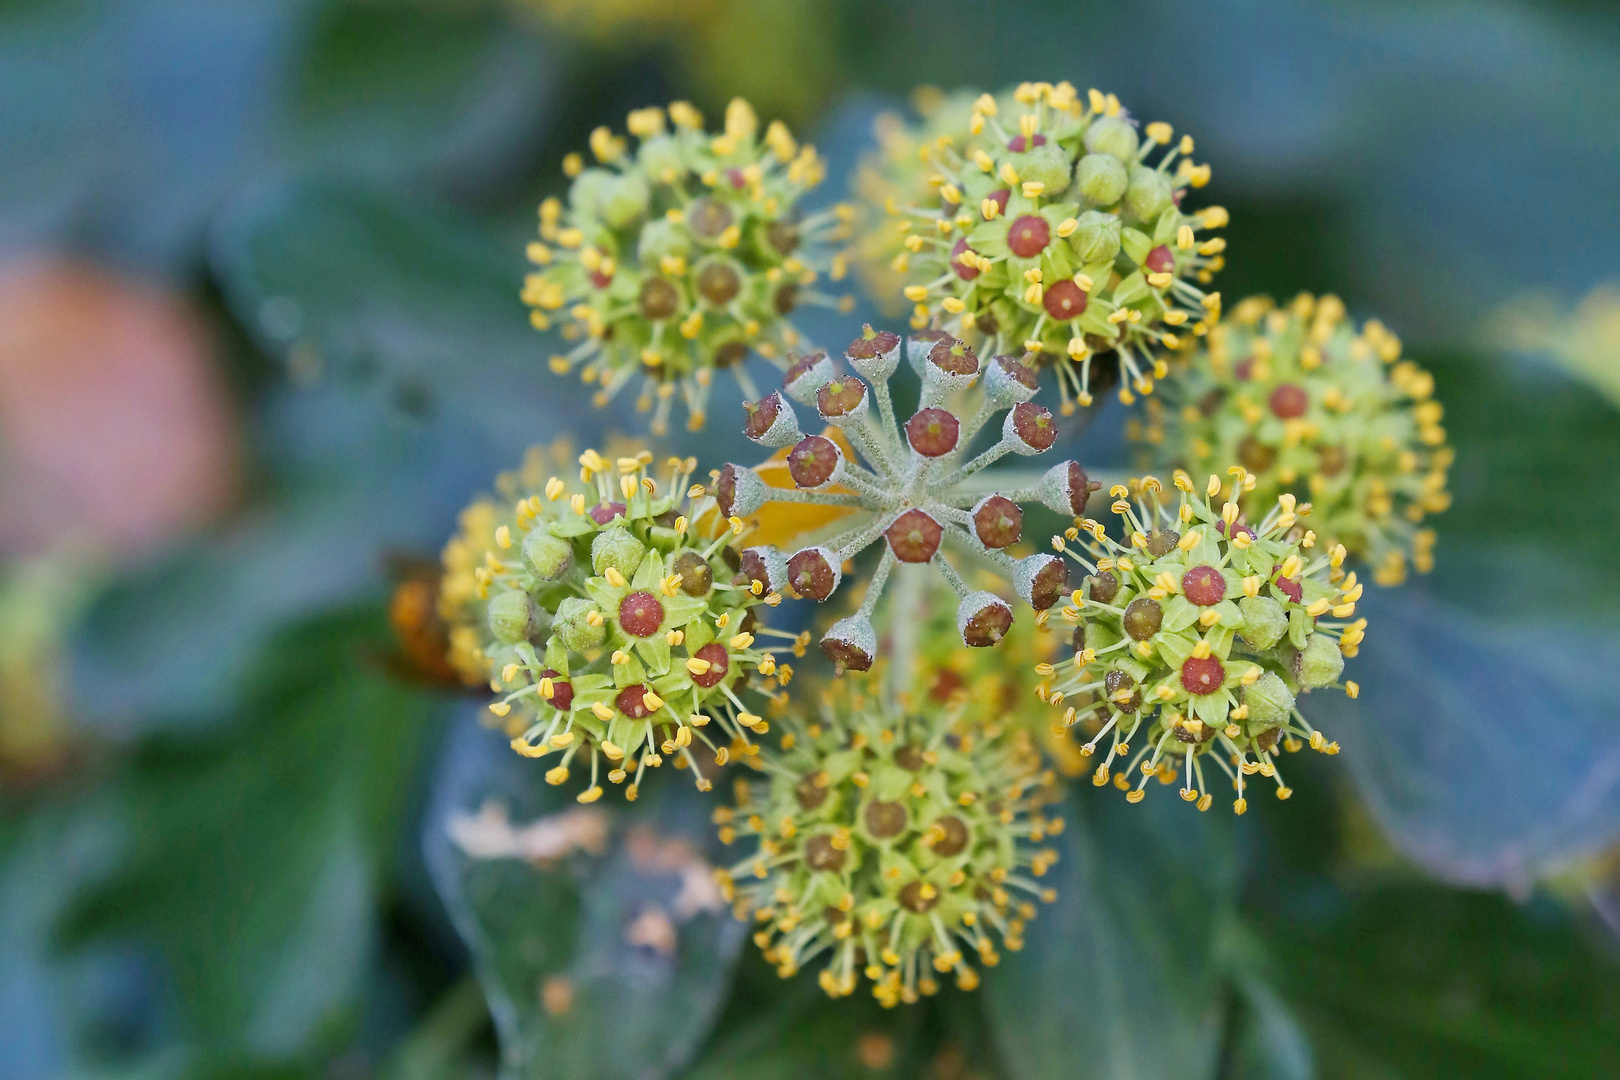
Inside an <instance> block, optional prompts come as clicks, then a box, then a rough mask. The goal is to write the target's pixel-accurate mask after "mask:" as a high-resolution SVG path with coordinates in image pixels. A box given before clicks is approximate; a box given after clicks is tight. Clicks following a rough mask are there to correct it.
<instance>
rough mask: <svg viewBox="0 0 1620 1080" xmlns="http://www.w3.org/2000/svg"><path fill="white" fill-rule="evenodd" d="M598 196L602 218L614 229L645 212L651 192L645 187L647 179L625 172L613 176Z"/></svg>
mask: <svg viewBox="0 0 1620 1080" xmlns="http://www.w3.org/2000/svg"><path fill="white" fill-rule="evenodd" d="M599 198H600V199H601V204H600V212H601V214H602V220H604V221H606V222H607V223H608V224H609V225H611V226H613V227H614V228H615V229H622V228H624V227H625V226H626V225H628V224H630V223H631V222H632V221H634V220H636V218H638V217H640V216H641V215H642V214H644V213H646V211H647V203H648V202H649V201H650V200H651V198H652V192H651V191H650V190H648V188H647V181H645V180H643V179H642V178H641V177H639V176H637V175H636V174H635V173H627V174H626V175H624V176H620V177H616V178H614V180H613V182H612V183H610V184H608V185H607V186H606V187H604V188H603V190H602V192H601V195H600V196H599Z"/></svg>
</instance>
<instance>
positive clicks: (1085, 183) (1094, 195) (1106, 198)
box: [1075, 154, 1130, 206]
mask: <svg viewBox="0 0 1620 1080" xmlns="http://www.w3.org/2000/svg"><path fill="white" fill-rule="evenodd" d="M1075 175H1076V176H1077V177H1078V178H1079V181H1080V194H1081V195H1083V196H1085V198H1086V199H1087V200H1088V201H1089V202H1092V203H1095V204H1096V205H1098V206H1112V205H1114V204H1115V203H1117V202H1119V200H1120V196H1122V195H1124V194H1125V190H1126V188H1127V187H1129V186H1130V175H1129V174H1128V173H1127V172H1126V171H1125V166H1124V165H1123V164H1121V163H1120V160H1119V159H1118V158H1116V157H1114V156H1113V155H1111V154H1087V155H1086V156H1085V157H1083V158H1081V159H1080V165H1079V168H1078V169H1076V172H1075Z"/></svg>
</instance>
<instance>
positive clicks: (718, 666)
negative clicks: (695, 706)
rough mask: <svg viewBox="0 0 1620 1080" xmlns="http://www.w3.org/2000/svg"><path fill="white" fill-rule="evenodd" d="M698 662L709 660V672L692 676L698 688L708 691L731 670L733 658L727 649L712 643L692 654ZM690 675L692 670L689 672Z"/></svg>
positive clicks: (717, 643) (714, 642)
mask: <svg viewBox="0 0 1620 1080" xmlns="http://www.w3.org/2000/svg"><path fill="white" fill-rule="evenodd" d="M692 655H693V656H694V657H695V658H696V659H698V660H707V661H708V662H709V670H708V671H705V672H703V673H702V674H701V675H692V681H693V682H694V683H696V684H697V685H698V686H701V687H703V688H704V689H708V688H709V687H711V686H714V685H715V684H716V683H718V682H719V681H720V680H721V679H723V678H725V677H726V673H727V672H728V671H730V670H731V657H730V656H729V655H727V653H726V647H725V646H724V645H722V644H720V643H719V642H718V641H711V642H709V643H708V644H707V645H705V646H703V648H701V649H699V650H698V651H697V652H695V653H693V654H692ZM688 674H690V670H688Z"/></svg>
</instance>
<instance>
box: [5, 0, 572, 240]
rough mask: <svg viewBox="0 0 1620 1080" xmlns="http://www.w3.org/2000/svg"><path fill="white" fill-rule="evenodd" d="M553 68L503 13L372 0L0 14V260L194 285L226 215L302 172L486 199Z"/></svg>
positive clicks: (190, 0)
mask: <svg viewBox="0 0 1620 1080" xmlns="http://www.w3.org/2000/svg"><path fill="white" fill-rule="evenodd" d="M552 78H553V69H552V63H551V60H550V58H549V56H548V53H547V50H546V49H545V48H544V47H543V45H542V44H541V42H540V41H538V40H537V39H536V38H534V37H532V36H530V35H528V34H526V33H524V32H522V31H521V30H519V29H517V28H516V27H515V26H513V25H512V24H511V22H510V21H509V19H508V18H507V17H506V16H505V15H504V14H503V13H501V12H499V11H498V10H494V9H492V8H489V7H481V6H473V5H448V4H447V5H428V4H410V5H387V6H384V5H379V4H373V3H367V2H365V0H286V2H281V3H273V4H262V3H261V4H252V3H220V2H217V0H68V2H65V3H55V4H43V3H36V4H21V5H19V4H10V5H5V6H4V8H3V10H0V145H4V146H5V147H6V148H7V152H8V153H7V168H6V169H5V170H4V174H3V175H0V247H9V246H12V245H13V244H15V245H16V246H19V247H21V246H62V245H66V246H73V247H74V248H76V249H88V250H89V251H91V252H93V253H97V254H101V255H104V256H110V257H113V258H115V259H117V260H118V261H120V262H124V263H131V264H135V265H139V266H142V267H148V268H152V269H156V270H160V271H169V272H185V271H188V270H190V269H191V267H192V266H193V264H194V263H195V260H196V257H197V254H198V245H199V243H200V242H201V241H202V239H203V234H204V230H205V226H206V223H207V221H208V218H209V216H210V215H212V214H213V213H214V211H215V209H216V208H217V207H218V205H219V204H220V202H221V201H222V200H223V199H225V198H226V197H227V196H228V195H229V194H230V193H231V192H232V191H234V190H235V189H237V188H238V187H240V186H241V185H242V184H244V183H246V182H248V181H249V180H251V179H252V178H253V177H255V176H260V175H264V174H267V173H271V174H273V173H278V172H283V171H287V170H295V169H302V168H310V167H324V168H335V169H339V170H342V171H344V172H348V173H359V174H363V175H366V176H369V177H372V178H374V179H377V180H381V181H386V182H399V181H406V180H414V181H421V180H427V181H429V182H431V183H434V184H435V185H436V186H438V187H440V188H441V189H452V190H458V191H467V190H469V189H475V190H476V189H480V188H483V189H487V188H489V187H490V186H492V185H493V184H494V183H495V182H497V181H499V180H501V179H504V178H506V177H509V176H510V175H511V174H512V173H513V172H515V171H516V166H518V165H520V164H521V163H522V160H523V158H524V157H525V156H526V155H527V152H528V149H527V148H528V147H529V146H531V145H532V143H533V140H534V137H535V134H536V132H537V130H538V129H539V128H540V125H541V121H542V118H543V116H544V114H545V112H546V110H547V108H548V107H549V104H550V99H551V93H550V90H551V81H552Z"/></svg>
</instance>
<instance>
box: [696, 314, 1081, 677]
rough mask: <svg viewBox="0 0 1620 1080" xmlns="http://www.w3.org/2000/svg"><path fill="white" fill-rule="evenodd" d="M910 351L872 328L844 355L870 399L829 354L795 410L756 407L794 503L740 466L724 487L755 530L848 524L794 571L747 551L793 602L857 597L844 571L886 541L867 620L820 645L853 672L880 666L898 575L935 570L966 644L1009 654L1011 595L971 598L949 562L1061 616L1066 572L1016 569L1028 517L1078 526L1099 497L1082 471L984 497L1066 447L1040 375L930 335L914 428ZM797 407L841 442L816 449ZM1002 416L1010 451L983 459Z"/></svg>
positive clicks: (794, 393) (1069, 470) (1003, 439)
mask: <svg viewBox="0 0 1620 1080" xmlns="http://www.w3.org/2000/svg"><path fill="white" fill-rule="evenodd" d="M901 348H902V343H901V339H900V337H899V335H897V334H893V333H889V332H886V331H885V332H878V331H874V330H873V329H872V328H871V327H870V326H868V327H866V328H865V331H864V332H863V334H862V336H861V337H859V338H856V339H855V340H854V341H853V342H851V343H850V345H849V347H848V348H847V349H846V350H845V353H844V356H845V358H846V360H847V361H848V362H849V364H850V366H851V367H852V368H854V369H855V371H856V372H858V373H859V375H861V376H865V377H866V379H867V380H869V382H870V385H868V382H863V381H862V380H861V378H859V377H857V376H856V375H841V374H839V373H838V370H837V368H836V367H835V365H834V364H833V362H832V361H831V360H830V359H828V358H827V356H826V355H825V354H822V353H816V354H814V355H811V356H807V357H804V358H802V359H800V360H798V361H797V362H796V363H795V364H794V365H793V366H792V367H791V368H789V369H788V372H787V374H786V376H785V378H784V380H783V383H784V391H785V394H786V396H785V397H784V394H783V392H776V393H772V394H770V395H769V396H767V397H765V398H763V399H762V400H760V401H758V402H755V403H752V404H750V405H748V420H747V425H746V427H745V431H746V433H747V435H748V436H749V437H750V438H751V439H753V440H754V441H755V442H758V443H760V444H762V445H765V446H771V447H782V448H790V449H788V452H787V455H786V463H787V472H788V476H789V478H790V479H791V481H792V483H793V485H794V486H793V488H791V489H784V488H779V487H773V486H771V485H770V484H768V483H766V481H765V480H764V479H762V478H761V477H760V475H759V473H758V472H756V471H755V470H753V469H750V468H747V467H746V466H741V465H727V466H726V467H725V469H723V470H722V471H721V473H720V474H719V477H718V481H717V485H716V492H715V494H716V495H717V497H718V498H719V501H720V507H721V509H722V510H723V511H724V512H725V513H726V514H727V515H728V516H736V517H739V518H749V517H752V516H754V515H756V514H757V513H758V512H759V511H760V509H761V508H762V507H764V506H765V505H766V504H768V503H807V504H811V505H814V506H820V507H832V508H837V509H840V510H847V511H848V513H847V514H846V515H845V516H844V517H843V518H841V519H839V521H838V525H839V526H841V528H840V531H838V532H837V534H836V535H834V536H831V537H829V538H827V539H826V540H825V541H823V542H822V543H817V544H812V545H810V546H806V547H802V548H800V549H799V550H798V551H796V552H794V553H793V554H792V555H791V556H784V555H783V554H782V553H781V552H779V551H778V550H777V549H776V548H775V547H773V546H769V545H761V546H756V547H751V548H748V549H746V550H744V552H743V555H742V567H743V572H744V573H746V574H747V575H749V576H750V577H751V578H752V579H753V580H754V581H756V582H758V583H759V584H760V585H761V586H762V587H763V588H764V589H765V590H766V591H769V592H772V593H780V592H783V591H784V590H788V589H791V590H792V591H793V592H794V593H796V594H797V595H799V596H801V597H809V598H810V599H813V600H816V601H824V600H826V599H827V598H828V597H829V596H831V595H832V594H833V593H834V592H835V591H836V590H837V589H838V587H839V584H840V583H841V582H842V580H843V575H844V563H845V561H846V560H849V559H852V558H854V557H855V556H856V555H858V554H859V553H860V552H861V551H863V550H865V549H866V548H867V547H868V546H870V545H872V544H875V543H878V542H880V541H881V542H882V544H883V554H882V556H881V557H880V559H879V561H878V564H877V567H876V569H875V570H874V571H873V575H872V578H871V580H870V582H869V583H868V585H867V589H866V595H865V597H864V598H863V600H862V602H861V606H860V609H859V610H858V611H856V612H855V613H854V614H853V615H851V616H849V617H848V618H845V619H841V620H839V621H838V622H837V623H835V624H833V626H832V628H831V629H830V630H828V631H827V633H826V634H825V635H824V636H823V637H822V639H821V648H822V651H823V652H824V653H825V654H826V655H827V657H828V658H829V659H831V660H832V661H833V662H834V663H835V664H836V665H837V667H838V670H839V672H840V673H842V672H843V671H844V670H855V671H865V670H867V669H869V668H870V667H871V666H872V661H873V659H874V656H875V655H876V651H877V638H876V633H875V631H874V629H873V625H872V612H873V609H874V607H875V606H876V604H877V602H878V599H879V597H881V596H882V594H883V589H884V586H885V585H886V583H887V582H888V579H889V574H890V571H891V570H892V569H893V568H894V566H895V564H896V563H928V564H931V565H933V566H934V567H935V568H936V569H937V570H938V571H939V573H940V574H941V575H942V576H943V577H944V579H945V580H946V581H947V582H948V583H949V584H950V586H951V588H952V589H953V590H954V591H955V593H956V595H957V597H958V598H959V602H958V605H957V614H956V623H957V631H958V633H959V635H960V637H961V640H962V642H963V643H964V644H966V645H969V646H972V647H975V648H983V647H987V646H992V645H995V644H996V643H998V642H999V641H1000V640H1001V639H1002V638H1003V637H1004V636H1005V635H1006V633H1007V631H1008V628H1009V627H1011V625H1012V620H1013V609H1012V607H1011V605H1010V604H1008V602H1007V601H1006V600H1003V599H1002V598H1001V597H1000V596H998V595H997V594H996V593H993V592H989V591H987V590H984V589H973V588H971V587H969V585H968V584H967V583H966V581H965V580H964V579H963V577H962V574H961V572H960V571H959V570H957V568H956V567H955V566H953V565H952V563H951V561H950V559H948V558H947V557H946V553H947V552H948V551H954V552H955V553H956V555H957V557H958V558H968V559H974V560H976V561H977V562H978V563H980V564H981V565H989V566H993V567H995V568H997V569H998V570H999V571H1000V572H1001V573H1002V574H1003V575H1004V577H1005V579H1007V580H1009V581H1010V583H1011V585H1012V586H1013V589H1014V591H1016V592H1017V593H1018V594H1019V595H1020V596H1021V597H1022V598H1023V600H1024V601H1025V602H1026V603H1028V604H1029V605H1031V606H1032V607H1034V608H1035V609H1036V610H1037V611H1044V610H1046V609H1047V608H1049V607H1051V606H1052V605H1053V604H1055V603H1057V602H1058V600H1059V599H1061V598H1062V596H1063V594H1064V592H1065V591H1066V589H1067V587H1068V568H1067V567H1066V566H1065V565H1064V564H1063V561H1062V560H1061V559H1058V558H1056V557H1054V556H1052V555H1050V554H1039V553H1038V554H1035V555H1030V556H1026V557H1024V558H1014V557H1012V556H1011V555H1009V554H1007V551H1006V549H1007V548H1010V547H1012V546H1013V545H1014V544H1016V543H1018V541H1019V540H1020V539H1021V538H1022V535H1023V509H1022V507H1020V506H1019V503H1020V502H1027V501H1030V500H1039V501H1040V502H1041V503H1043V504H1045V505H1046V506H1048V507H1049V508H1051V509H1052V510H1054V511H1056V512H1058V513H1060V514H1063V515H1065V516H1070V517H1078V516H1080V515H1081V514H1082V513H1084V512H1085V506H1086V500H1087V498H1088V497H1089V496H1090V494H1091V492H1092V491H1093V490H1094V489H1095V488H1096V487H1097V486H1098V485H1097V483H1096V482H1095V481H1092V480H1090V479H1088V478H1087V476H1086V472H1085V470H1084V469H1082V468H1081V467H1080V465H1079V464H1077V463H1076V462H1073V461H1065V462H1062V463H1060V464H1057V465H1054V466H1052V467H1051V468H1050V469H1048V470H1047V471H1046V473H1045V475H1044V476H1043V477H1042V478H1041V480H1040V481H1039V482H1038V483H1036V484H1035V485H1033V486H1031V487H1028V488H1025V489H1019V490H1009V491H1005V492H996V491H994V490H991V489H988V488H986V487H984V486H983V485H981V484H975V483H973V482H972V481H973V479H974V478H975V477H976V476H977V474H978V473H979V471H980V470H982V469H984V468H986V467H987V466H989V465H992V464H994V463H995V462H996V461H999V460H1000V459H1002V458H1004V457H1006V456H1007V455H1009V454H1012V455H1015V456H1025V457H1029V456H1034V455H1038V454H1041V453H1043V452H1044V451H1046V450H1047V449H1049V448H1050V447H1051V445H1052V443H1053V442H1054V441H1055V440H1056V438H1057V427H1056V423H1055V419H1054V417H1053V416H1052V414H1051V412H1050V411H1048V410H1047V409H1044V408H1042V407H1041V406H1039V405H1036V404H1034V403H1033V402H1032V401H1031V400H1030V399H1031V398H1033V397H1034V396H1035V391H1036V377H1035V372H1034V370H1033V369H1032V368H1029V367H1027V366H1026V365H1025V364H1024V363H1023V362H1022V361H1021V360H1019V359H1018V358H1016V357H1011V356H998V357H996V358H994V359H993V360H991V361H990V362H989V363H982V362H981V361H980V360H979V357H978V355H977V354H976V353H975V352H974V351H973V349H972V348H970V347H969V346H967V345H965V344H963V343H962V342H960V341H957V340H956V339H954V338H950V337H947V336H946V335H944V334H941V333H938V332H930V331H925V332H922V333H920V334H918V335H917V336H914V337H912V338H911V339H910V341H909V342H908V343H907V344H906V345H905V349H906V354H907V358H908V359H909V361H910V363H911V366H912V368H913V369H915V371H916V373H917V374H918V376H919V377H920V378H921V380H922V396H921V400H920V402H919V406H918V409H917V411H916V412H915V413H913V414H912V415H911V417H910V418H909V419H907V420H906V421H905V422H904V423H901V422H900V420H899V418H898V417H897V416H896V414H895V409H894V403H893V399H892V397H891V395H890V393H889V379H890V377H891V376H892V375H893V374H894V373H895V371H896V370H897V368H898V367H899V364H900V353H901ZM788 399H792V401H796V402H798V403H799V404H800V405H801V406H804V407H807V408H811V409H814V410H815V411H816V414H817V416H818V417H819V418H820V419H821V420H822V421H823V422H824V423H826V424H828V425H831V427H832V428H834V429H836V432H832V431H829V433H828V434H824V435H806V434H804V432H803V431H802V430H801V429H800V427H799V421H798V417H797V415H796V414H795V412H794V410H793V406H792V405H791V404H790V403H789V400H788ZM999 413H1004V414H1005V415H1003V417H1002V420H1001V423H1000V428H1001V433H1000V437H999V438H998V439H996V440H995V441H994V442H993V443H991V444H990V445H989V446H988V447H986V448H985V449H984V450H982V451H980V452H979V453H977V454H972V455H971V456H970V455H969V448H970V447H971V446H972V445H973V443H974V438H975V436H977V435H978V434H979V432H980V431H981V430H982V429H984V428H985V427H986V425H988V424H990V423H991V422H992V421H993V420H994V418H995V417H996V415H997V414H999ZM857 456H858V458H859V459H860V460H859V461H858V460H857V459H856V458H857Z"/></svg>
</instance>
